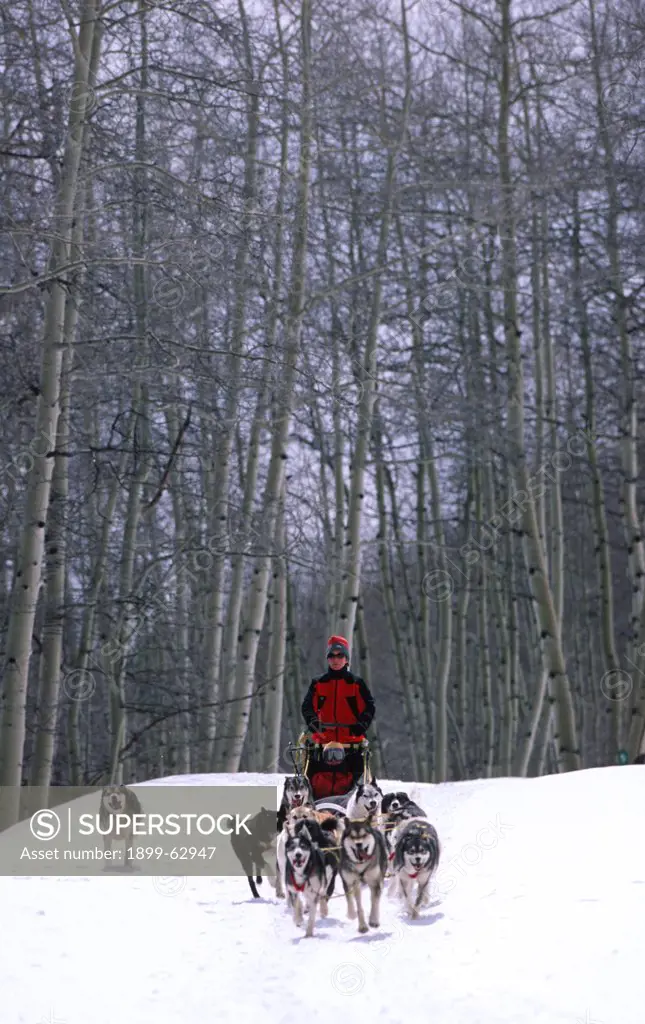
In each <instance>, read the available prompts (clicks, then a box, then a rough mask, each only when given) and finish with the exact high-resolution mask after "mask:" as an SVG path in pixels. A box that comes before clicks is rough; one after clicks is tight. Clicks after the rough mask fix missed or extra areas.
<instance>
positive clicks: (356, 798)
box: [345, 779, 383, 823]
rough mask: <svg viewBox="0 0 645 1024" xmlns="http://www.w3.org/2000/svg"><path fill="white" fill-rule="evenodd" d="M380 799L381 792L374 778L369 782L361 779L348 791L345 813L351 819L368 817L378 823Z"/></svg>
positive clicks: (381, 796)
mask: <svg viewBox="0 0 645 1024" xmlns="http://www.w3.org/2000/svg"><path fill="white" fill-rule="evenodd" d="M382 800H383V793H382V791H381V788H380V786H379V785H378V784H377V782H376V779H372V781H371V782H363V781H361V782H359V783H358V785H357V787H356V789H353V790H352V792H351V793H350V796H349V800H348V801H347V809H346V811H345V813H346V815H347V817H348V818H351V819H353V820H356V819H359V818H360V819H364V818H368V817H369V818H371V820H372V822H373V823H378V822H379V820H380V813H381V801H382Z"/></svg>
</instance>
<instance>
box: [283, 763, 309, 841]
mask: <svg viewBox="0 0 645 1024" xmlns="http://www.w3.org/2000/svg"><path fill="white" fill-rule="evenodd" d="M313 806H314V793H313V789H312V788H311V783H310V782H309V779H305V777H304V776H303V775H287V777H286V779H285V780H284V789H283V790H282V802H281V804H280V809H279V810H278V832H279V831H280V829H281V828H283V826H284V822H285V818H286V817H287V814H288V813H289V811H290V810H291V809H292V808H293V807H313Z"/></svg>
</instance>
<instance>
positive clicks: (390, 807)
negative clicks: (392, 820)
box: [381, 790, 410, 814]
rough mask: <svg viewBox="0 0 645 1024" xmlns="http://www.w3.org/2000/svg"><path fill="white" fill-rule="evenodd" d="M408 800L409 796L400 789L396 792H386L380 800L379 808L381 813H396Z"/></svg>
mask: <svg viewBox="0 0 645 1024" xmlns="http://www.w3.org/2000/svg"><path fill="white" fill-rule="evenodd" d="M409 802H410V797H409V796H408V794H407V793H404V792H403V791H402V790H401V791H400V792H398V793H386V794H385V796H384V797H383V800H382V802H381V810H382V811H383V814H390V812H392V813H393V814H396V812H397V811H400V810H401V809H402V808H403V807H405V805H406V804H407V803H409Z"/></svg>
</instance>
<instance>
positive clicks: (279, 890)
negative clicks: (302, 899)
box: [275, 805, 340, 899]
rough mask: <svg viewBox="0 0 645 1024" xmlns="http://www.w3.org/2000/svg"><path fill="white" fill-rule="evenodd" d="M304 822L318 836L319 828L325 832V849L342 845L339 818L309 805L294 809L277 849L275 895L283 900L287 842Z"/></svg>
mask: <svg viewBox="0 0 645 1024" xmlns="http://www.w3.org/2000/svg"><path fill="white" fill-rule="evenodd" d="M302 822H305V823H307V822H308V823H309V824H310V826H311V828H310V831H312V830H313V832H314V833H315V834H316V835H318V836H319V833H318V828H319V827H320V828H321V829H322V830H323V832H324V833H325V835H324V836H323V837H322V840H321V841H322V842H323V844H324V845H325V847H327V846H329V844H330V843H332V842H333V844H334V845H335V846H336V847H338V845H339V843H340V827H339V820H338V817H337V816H336V815H335V814H333V813H332V812H331V811H317V810H316V809H315V808H314V807H309V806H307V805H303V806H300V807H294V808H293V809H292V810H291V811H289V813H288V814H287V817H286V818H285V822H284V826H283V828H282V831H281V832H280V834H279V835H278V842H277V847H276V862H277V876H276V885H275V890H276V892H275V894H276V896H277V897H278V898H280V899H283V898H284V896H285V890H284V877H285V868H286V864H287V857H286V849H287V840H288V839H289V838H290V837H291V836H295V835H296V833H297V831H298V828H299V827H300V825H301V823H302ZM319 838H320V836H319ZM336 859H337V858H336ZM334 878H335V876H334ZM332 892H333V886H332ZM330 895H331V893H330Z"/></svg>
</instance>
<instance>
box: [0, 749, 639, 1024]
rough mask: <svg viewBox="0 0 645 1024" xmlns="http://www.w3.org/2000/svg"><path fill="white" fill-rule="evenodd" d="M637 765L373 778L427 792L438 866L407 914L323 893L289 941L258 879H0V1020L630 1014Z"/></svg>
mask: <svg viewBox="0 0 645 1024" xmlns="http://www.w3.org/2000/svg"><path fill="white" fill-rule="evenodd" d="M281 779H282V777H281V776H253V775H238V776H183V777H179V778H174V779H167V780H163V781H164V783H166V784H172V785H180V784H183V785H195V784H197V783H199V784H205V785H208V784H211V785H212V784H217V783H221V784H227V785H231V784H235V785H244V784H257V783H263V784H266V783H270V782H280V781H281ZM159 782H160V780H155V782H154V784H155V785H158V784H159ZM644 783H645V770H644V769H643V768H641V767H640V766H633V767H617V768H603V769H594V770H590V771H585V772H579V773H575V774H571V775H563V776H549V777H546V778H541V779H530V780H519V779H497V780H491V781H481V780H480V781H476V782H468V783H456V784H448V785H442V786H414V787H411V786H410V784H409V783H408V784H405V783H398V782H392V783H387V782H384V783H382V786H383V788H384V789H385V790H388V789H395V788H406V789H408V791H410V790H412V791H413V795H414V796H416V798H417V799H418V800H419V801H420V802H421V803H422V804H423V806H424V807H425V808H426V810H427V812H428V814H429V817H430V818H431V820H432V821H433V822H434V823H435V825H436V826H437V829H438V831H439V835H440V838H441V841H442V846H443V851H442V866H441V869H440V872H439V875H438V876H437V880H436V884H435V886H434V890H433V894H434V895H433V904H434V905H433V906H432V907H430V908H428V909H426V910H425V912H424V917H423V919H422V920H420V921H419V922H415V923H411V922H408V921H407V919H406V918H405V917H404V915H403V912H402V908H401V906H400V904H399V903H398V902H393V901H391V900H390V899H388V898H387V896H385V897H384V899H383V902H382V926H381V928H380V929H379V930H378V931H375V932H370V933H369V934H368V935H365V936H359V935H358V932H357V926H356V922H353V921H348V920H347V919H346V907H345V901H344V899H343V898H339V899H334V900H333V901H332V903H331V904H330V917H329V919H328V920H327V921H326V922H322V923H319V924H317V926H316V929H317V935H316V937H315V938H313V939H305V938H304V937H303V933H302V932H301V931H299V930H298V929H296V928H295V926H294V925H293V922H292V919H291V916H290V915H289V914H288V913H287V911H286V909H285V905H284V902H283V901H278V900H276V899H275V895H274V891H273V889H271V887H270V886H269V885H268V883H267V882H266V880H265V881H264V883H263V887H262V888H263V890H264V891H263V897H264V898H263V899H261V900H253V898H252V897H251V893H250V891H249V888H248V884H247V882H246V880H245V879H237V878H230V879H229V878H226V879H203V878H195V877H189V878H187V879H182V878H179V879H169V878H159V879H152V878H150V877H139V878H137V877H135V878H131V879H130V878H114V877H112V878H62V879H58V878H1V879H0V894H1V899H2V906H3V924H4V928H3V937H4V941H3V943H2V947H3V948H2V957H1V958H0V1008H1V1012H0V1021H1V1022H2V1024H46V1022H47V1024H115V1022H117V1021H118V1022H119V1024H206V1022H207V1021H208V1022H211V1021H213V1022H214V1021H217V1022H218V1024H219V1022H223V1024H228V1022H231V1024H233V1022H235V1024H241V1022H242V1021H244V1020H245V1019H249V1020H257V1019H258V1016H259V1015H260V1014H261V1015H262V1018H263V1019H264V1020H265V1021H267V1020H268V1021H270V1022H271V1024H295V1022H296V1021H300V1020H302V1019H303V1015H305V1016H304V1019H305V1020H306V1021H307V1024H312V1022H316V1024H317V1022H319V1021H320V1022H322V1021H323V1020H325V1021H328V1020H329V1019H330V1014H333V1013H336V1012H337V1011H340V1012H342V1013H345V1014H347V1013H349V1014H350V1015H351V1016H352V1017H353V1016H355V1015H356V1014H358V1013H363V1012H365V1013H368V1014H369V1015H370V1017H371V1018H373V1019H374V1020H378V1021H382V1022H383V1024H385V1022H386V1020H387V1021H388V1022H391V1024H398V1022H404V1021H405V1022H406V1024H410V1022H411V1021H417V1020H423V1021H429V1020H431V1019H434V1020H438V1021H440V1022H441V1024H475V1022H477V1024H510V1022H512V1024H529V1022H531V1024H576V1022H577V1021H579V1022H581V1024H642V1021H643V1019H644V1017H645V1013H644V1011H643V1006H642V996H641V976H640V968H641V959H642V949H643V940H644V938H645V856H644V855H643V851H644V850H645V816H644V815H643V811H642V807H643V785H644ZM339 890H340V885H339Z"/></svg>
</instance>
